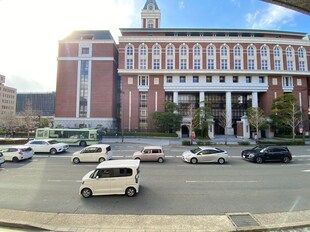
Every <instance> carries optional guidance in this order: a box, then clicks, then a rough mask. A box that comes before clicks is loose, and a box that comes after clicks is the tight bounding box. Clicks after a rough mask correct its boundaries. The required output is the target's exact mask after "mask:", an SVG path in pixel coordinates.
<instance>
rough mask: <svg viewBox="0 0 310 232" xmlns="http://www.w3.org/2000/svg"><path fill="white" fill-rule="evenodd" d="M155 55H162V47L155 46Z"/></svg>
mask: <svg viewBox="0 0 310 232" xmlns="http://www.w3.org/2000/svg"><path fill="white" fill-rule="evenodd" d="M153 55H154V56H159V55H160V47H159V46H154V48H153Z"/></svg>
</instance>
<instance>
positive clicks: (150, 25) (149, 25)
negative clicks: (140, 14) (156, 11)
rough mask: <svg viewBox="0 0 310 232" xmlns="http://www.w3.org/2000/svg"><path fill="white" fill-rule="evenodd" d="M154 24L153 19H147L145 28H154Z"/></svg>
mask: <svg viewBox="0 0 310 232" xmlns="http://www.w3.org/2000/svg"><path fill="white" fill-rule="evenodd" d="M154 25H155V24H154V20H150V19H149V20H148V21H147V28H154V27H155V26H154Z"/></svg>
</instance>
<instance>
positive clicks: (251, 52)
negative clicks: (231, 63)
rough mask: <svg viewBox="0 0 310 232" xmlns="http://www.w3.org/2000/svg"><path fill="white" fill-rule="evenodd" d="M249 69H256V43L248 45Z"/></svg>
mask: <svg viewBox="0 0 310 232" xmlns="http://www.w3.org/2000/svg"><path fill="white" fill-rule="evenodd" d="M247 54H248V69H249V70H254V69H256V48H255V46H254V45H250V46H249V47H248V52H247Z"/></svg>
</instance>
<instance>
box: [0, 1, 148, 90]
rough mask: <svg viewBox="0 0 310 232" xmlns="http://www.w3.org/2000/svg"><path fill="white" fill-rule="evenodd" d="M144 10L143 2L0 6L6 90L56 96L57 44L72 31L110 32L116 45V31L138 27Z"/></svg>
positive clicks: (15, 3) (0, 67) (2, 3)
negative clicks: (44, 92) (52, 93)
mask: <svg viewBox="0 0 310 232" xmlns="http://www.w3.org/2000/svg"><path fill="white" fill-rule="evenodd" d="M144 4H145V0H44V1H42V0H27V1H25V0H0V28H1V38H0V51H1V56H0V64H1V65H0V74H1V75H4V76H6V83H5V85H7V86H10V87H13V88H17V91H18V92H29V91H32V92H35V91H42V90H48V91H55V86H56V77H57V56H58V54H57V53H58V41H59V40H61V39H63V38H65V37H66V36H67V35H69V34H70V33H71V32H72V31H74V30H110V31H111V33H112V35H113V37H114V40H115V41H116V42H118V37H119V36H120V31H119V28H122V27H125V28H127V27H140V26H141V25H140V23H141V20H140V14H139V12H140V11H141V9H142V8H143V6H144ZM137 12H138V13H137ZM16 77H18V78H16ZM26 82H28V83H27V84H25V83H26ZM9 84H10V85H9ZM42 87H43V88H42Z"/></svg>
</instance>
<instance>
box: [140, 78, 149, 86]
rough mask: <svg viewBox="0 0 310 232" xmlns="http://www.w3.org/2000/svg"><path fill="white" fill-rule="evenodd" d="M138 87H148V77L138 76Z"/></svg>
mask: <svg viewBox="0 0 310 232" xmlns="http://www.w3.org/2000/svg"><path fill="white" fill-rule="evenodd" d="M139 86H149V77H148V76H139Z"/></svg>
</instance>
